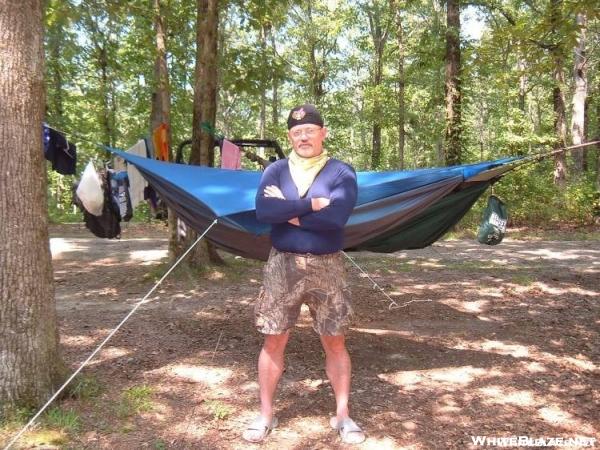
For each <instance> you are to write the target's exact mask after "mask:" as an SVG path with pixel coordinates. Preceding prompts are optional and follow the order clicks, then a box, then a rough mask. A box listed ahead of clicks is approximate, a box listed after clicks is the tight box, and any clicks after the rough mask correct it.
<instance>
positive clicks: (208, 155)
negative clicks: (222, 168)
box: [188, 0, 223, 267]
mask: <svg viewBox="0 0 600 450" xmlns="http://www.w3.org/2000/svg"><path fill="white" fill-rule="evenodd" d="M218 3H219V2H218V0H197V2H196V5H197V13H198V14H197V25H196V69H195V81H194V115H193V123H192V152H191V156H190V164H196V165H202V166H211V167H212V166H213V165H214V158H215V155H214V139H215V137H214V135H213V134H212V133H210V132H209V131H207V127H208V128H209V129H213V130H214V129H215V119H216V113H217V55H218V31H219V28H218V26H219V5H218ZM207 226H208V224H207ZM195 240H196V233H188V243H189V244H191V243H192V242H193V241H195ZM205 242H206V241H205ZM209 262H215V263H219V264H222V263H223V261H222V260H221V258H220V257H219V256H218V254H217V253H216V251H215V249H214V247H213V246H211V245H208V243H207V242H206V244H204V245H198V246H196V248H195V249H194V251H192V252H191V255H190V258H189V259H188V263H189V264H191V265H193V266H196V267H201V266H204V265H206V264H207V263H209Z"/></svg>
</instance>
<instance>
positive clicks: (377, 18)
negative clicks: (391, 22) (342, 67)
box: [367, 2, 388, 170]
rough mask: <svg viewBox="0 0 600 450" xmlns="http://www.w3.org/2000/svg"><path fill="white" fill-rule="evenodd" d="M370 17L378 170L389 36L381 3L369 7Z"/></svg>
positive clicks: (373, 161)
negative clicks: (382, 88)
mask: <svg viewBox="0 0 600 450" xmlns="http://www.w3.org/2000/svg"><path fill="white" fill-rule="evenodd" d="M367 15H368V17H369V26H370V29H371V38H372V39H373V49H374V50H375V54H374V55H373V56H374V61H373V69H372V71H371V76H372V83H373V87H374V88H375V97H374V99H373V129H372V142H371V143H372V147H371V169H373V170H377V169H378V168H379V166H380V165H381V122H380V119H381V116H382V112H381V103H380V100H379V93H378V92H377V88H378V87H379V86H380V85H381V81H382V78H383V50H384V48H385V44H386V41H387V36H388V28H387V27H386V29H385V30H384V29H383V26H382V23H381V19H382V17H381V16H382V12H381V8H380V7H379V5H378V4H377V3H376V2H374V3H373V4H372V6H370V7H367Z"/></svg>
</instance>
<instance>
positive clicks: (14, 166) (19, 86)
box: [0, 0, 65, 417]
mask: <svg viewBox="0 0 600 450" xmlns="http://www.w3.org/2000/svg"><path fill="white" fill-rule="evenodd" d="M42 16H43V2H42V1H41V0H21V1H18V2H2V3H0V42H2V45H0V61H2V64H1V65H0V99H2V101H0V117H2V120H1V121H0V146H1V147H0V148H1V153H2V155H3V157H2V158H0V173H2V177H1V178H0V180H2V182H1V185H0V211H1V214H2V220H0V417H1V416H2V414H3V413H4V412H7V411H8V410H9V409H11V408H13V407H23V406H25V407H38V406H39V405H40V404H42V403H43V402H45V401H46V400H47V399H48V397H49V396H50V395H51V394H52V392H53V391H54V389H55V388H56V387H57V385H58V383H60V381H61V378H62V377H63V376H64V374H65V373H64V366H63V364H62V360H61V357H60V353H59V347H58V327H57V320H56V308H55V299H54V286H53V281H52V279H53V275H52V263H51V256H50V246H49V240H48V205H47V198H46V190H47V183H46V170H45V161H44V157H43V151H42V133H41V123H42V121H43V119H44V100H45V99H44V97H45V92H44V50H43V25H42ZM15 149H18V151H17V152H15ZM5 175H6V176H5ZM16 176H18V179H19V182H18V183H14V179H15V177H16ZM19 205H21V206H26V207H19Z"/></svg>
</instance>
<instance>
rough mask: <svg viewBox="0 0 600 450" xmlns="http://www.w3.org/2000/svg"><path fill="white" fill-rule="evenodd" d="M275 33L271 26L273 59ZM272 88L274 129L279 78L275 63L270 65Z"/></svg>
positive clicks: (275, 50)
mask: <svg viewBox="0 0 600 450" xmlns="http://www.w3.org/2000/svg"><path fill="white" fill-rule="evenodd" d="M275 44H276V43H275V33H274V32H273V29H272V28H271V51H272V52H273V61H275V57H276V56H277V48H276V46H275ZM271 80H272V89H273V103H272V106H271V112H272V122H273V131H276V130H277V128H278V126H279V80H278V77H277V73H276V68H275V65H273V67H272V72H271Z"/></svg>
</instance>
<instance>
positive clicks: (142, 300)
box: [4, 219, 217, 450]
mask: <svg viewBox="0 0 600 450" xmlns="http://www.w3.org/2000/svg"><path fill="white" fill-rule="evenodd" d="M216 223H217V219H215V220H214V221H213V222H212V223H211V224H210V226H209V227H208V228H207V229H206V230H205V231H204V233H202V234H201V235H200V237H198V239H196V241H195V242H194V243H193V244H192V245H191V246H190V247H189V248H188V249H187V250H186V251H185V253H184V254H183V255H181V256H180V257H179V259H178V260H177V261H175V263H174V264H173V265H172V266H171V267H170V268H169V270H167V272H166V273H165V274H164V275H163V276H162V278H161V279H160V280H158V281H157V282H156V283H155V284H154V286H153V287H152V289H150V291H148V293H147V294H146V295H145V296H144V298H142V299H141V300H140V301H139V302H138V303H136V305H135V306H134V307H133V309H132V310H131V311H129V314H127V315H126V316H125V318H123V320H122V321H121V323H119V325H117V326H116V328H115V329H114V330H112V331H111V332H110V334H109V335H108V336H106V338H105V339H104V340H103V341H102V343H101V344H100V345H99V346H98V347H97V348H96V349H95V350H94V351H93V352H92V353H91V354H90V356H88V357H87V359H86V360H85V361H84V362H83V363H81V365H80V366H79V368H78V369H77V370H76V371H75V372H73V374H72V375H71V376H70V377H69V378H68V379H67V381H65V382H64V383H63V385H62V386H61V387H60V388H58V390H57V391H56V392H55V393H54V395H52V397H50V399H49V400H48V401H47V402H46V404H45V405H44V406H42V407H41V409H40V410H39V411H38V412H37V413H36V414H35V416H33V417H32V418H31V420H30V421H29V422H27V424H26V425H25V426H24V427H23V428H22V429H21V431H19V432H18V433H17V434H16V435H15V436H14V437H13V438H12V439H11V441H10V442H9V443H8V445H7V446H6V447H5V448H4V450H8V449H9V448H11V447H12V445H13V444H14V443H15V442H17V440H18V439H19V438H20V437H21V436H22V435H23V433H25V431H27V429H29V427H30V426H31V425H33V423H34V422H35V421H36V419H37V418H38V417H39V416H40V415H41V414H42V413H43V412H44V411H45V410H46V408H47V407H48V406H50V404H51V403H52V402H53V401H54V400H55V399H56V397H58V396H59V395H60V393H61V392H62V391H63V390H64V389H65V388H66V387H67V386H68V384H69V383H70V382H71V381H73V379H74V378H75V377H76V376H77V375H78V374H79V372H81V371H82V370H83V368H84V367H85V366H86V365H87V364H88V363H89V362H90V361H91V360H92V358H93V357H94V356H96V354H97V353H98V352H99V351H100V350H101V349H102V347H104V345H105V344H106V343H107V342H108V341H109V340H110V338H112V337H113V336H114V334H115V333H116V332H117V331H119V329H120V328H121V327H122V326H123V324H124V323H125V322H126V321H127V320H128V319H129V318H130V317H131V316H132V315H133V313H134V312H136V311H137V309H138V308H139V307H140V306H142V305H143V304H144V303H148V302H147V301H146V299H147V298H148V297H149V296H150V295H151V294H152V293H153V292H154V291H155V290H156V288H157V287H158V286H159V285H160V284H161V283H162V282H163V280H164V279H165V278H167V276H169V274H170V273H171V272H172V271H173V269H175V267H177V265H178V264H179V263H180V262H181V261H182V260H183V258H185V257H186V256H187V254H188V253H189V252H190V251H191V250H192V249H193V248H194V247H195V246H196V244H198V242H200V240H201V239H202V238H203V237H204V236H205V235H206V233H208V231H209V230H210V229H211V228H212V227H213V226H214V225H215V224H216ZM149 301H151V300H149Z"/></svg>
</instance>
